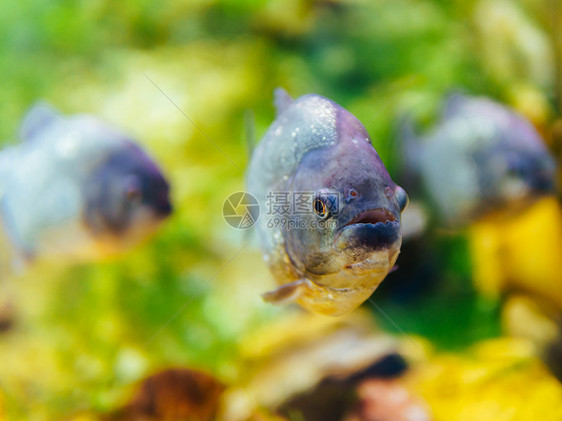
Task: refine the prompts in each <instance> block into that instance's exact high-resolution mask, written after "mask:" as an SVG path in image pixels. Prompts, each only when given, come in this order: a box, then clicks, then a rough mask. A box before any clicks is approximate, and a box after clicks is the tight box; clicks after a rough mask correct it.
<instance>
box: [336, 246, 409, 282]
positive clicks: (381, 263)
mask: <svg viewBox="0 0 562 421" xmlns="http://www.w3.org/2000/svg"><path fill="white" fill-rule="evenodd" d="M399 250H400V247H399V246H398V247H397V248H395V247H392V248H389V249H387V250H380V251H376V252H374V253H373V254H372V255H371V256H370V257H368V258H367V259H365V260H362V261H360V262H357V263H352V264H349V265H346V266H344V268H343V269H342V270H344V271H346V272H348V273H350V275H353V276H357V275H360V274H373V275H375V274H384V276H386V274H387V273H388V272H389V271H390V269H392V267H393V266H394V263H395V262H396V259H397V257H398V252H399Z"/></svg>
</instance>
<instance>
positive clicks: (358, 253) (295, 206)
mask: <svg viewBox="0 0 562 421" xmlns="http://www.w3.org/2000/svg"><path fill="white" fill-rule="evenodd" d="M276 106H277V118H276V120H275V121H274V122H273V124H272V125H271V126H270V128H269V130H268V131H267V133H266V134H265V136H264V138H263V140H262V141H261V143H260V144H259V145H258V146H257V148H256V149H255V151H254V154H253V156H252V160H251V163H250V169H249V175H248V187H249V191H250V192H251V193H252V194H253V195H254V196H255V197H256V198H257V200H258V202H259V203H260V206H261V213H262V215H263V216H262V217H261V219H260V221H259V225H258V231H259V235H260V239H261V243H262V249H263V253H264V258H265V260H266V262H267V263H268V265H269V267H270V269H271V271H272V273H273V275H274V277H275V279H276V281H277V283H278V284H280V285H281V286H280V287H279V288H278V289H276V290H275V291H272V292H269V293H267V294H265V296H264V298H265V299H266V301H270V302H274V303H280V302H288V301H296V302H298V303H299V304H300V305H301V306H303V307H305V308H307V309H308V310H311V311H315V312H318V313H323V314H330V315H340V314H342V313H345V312H347V311H350V310H353V309H354V308H356V307H357V306H359V305H360V304H361V303H363V302H364V301H365V300H366V299H367V298H368V297H369V296H370V295H371V293H372V292H373V291H374V290H375V289H376V287H377V286H378V285H379V284H380V283H381V282H382V280H383V279H384V277H385V276H386V275H387V273H388V272H389V270H391V269H392V268H393V266H394V263H395V261H396V258H397V257H398V253H399V251H400V244H401V241H402V234H401V227H400V213H401V211H402V210H404V208H405V207H406V204H407V202H408V196H407V195H406V192H405V191H404V190H403V189H402V188H401V187H399V186H397V185H396V184H394V182H393V181H392V179H391V178H390V175H389V174H388V171H387V170H386V168H385V166H384V164H383V163H382V161H381V159H380V157H379V156H378V154H377V152H376V151H375V149H374V148H373V146H372V144H371V141H370V138H369V135H368V134H367V131H366V130H365V128H364V127H363V125H362V124H361V123H360V122H359V120H358V119H357V118H356V117H354V116H353V115H352V114H351V113H349V112H348V111H346V110H345V109H343V108H342V107H340V106H339V105H337V104H336V103H334V102H332V101H330V100H329V99H327V98H324V97H322V96H319V95H314V94H310V95H304V96H302V97H300V98H298V99H296V100H294V101H293V100H292V99H291V97H290V96H289V95H288V94H287V93H286V92H285V91H283V90H281V89H278V90H277V91H276Z"/></svg>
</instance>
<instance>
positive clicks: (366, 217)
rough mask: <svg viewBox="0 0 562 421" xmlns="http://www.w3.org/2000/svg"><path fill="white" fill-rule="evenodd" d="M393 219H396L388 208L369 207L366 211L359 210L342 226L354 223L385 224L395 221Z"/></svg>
mask: <svg viewBox="0 0 562 421" xmlns="http://www.w3.org/2000/svg"><path fill="white" fill-rule="evenodd" d="M395 221H396V217H395V216H394V215H393V214H392V212H390V211H389V210H388V209H384V208H378V209H370V210H368V211H365V212H361V213H360V214H359V215H357V216H355V217H354V218H352V219H351V220H350V221H349V222H348V223H347V224H345V225H344V226H343V228H345V227H348V226H350V225H356V224H371V225H377V224H387V223H389V222H395Z"/></svg>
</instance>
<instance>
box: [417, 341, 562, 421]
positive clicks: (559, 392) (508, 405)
mask: <svg viewBox="0 0 562 421" xmlns="http://www.w3.org/2000/svg"><path fill="white" fill-rule="evenodd" d="M533 349H534V346H533V344H532V343H531V342H530V341H527V340H524V339H515V338H500V339H494V340H489V341H485V342H483V343H480V344H478V345H477V346H475V347H474V348H472V349H471V350H470V353H468V354H461V355H458V354H441V355H436V356H434V357H431V358H430V359H429V361H427V362H425V363H421V364H417V365H416V366H415V367H414V369H413V370H412V371H411V372H410V373H409V374H408V376H407V381H408V383H409V385H410V387H411V388H412V389H413V390H414V391H416V392H417V393H419V395H421V396H423V398H424V399H425V400H426V402H427V403H428V404H429V405H430V406H431V409H432V413H433V416H434V420H435V421H481V420H493V421H519V420H520V421H528V420H537V419H540V420H541V421H550V420H553V421H554V420H560V419H562V385H561V384H560V383H559V382H558V381H557V380H556V379H555V378H554V377H553V376H552V375H551V374H550V373H549V371H548V370H547V369H546V368H545V367H544V365H543V364H542V362H541V361H539V360H538V359H537V358H536V357H535V356H533V353H534V352H533Z"/></svg>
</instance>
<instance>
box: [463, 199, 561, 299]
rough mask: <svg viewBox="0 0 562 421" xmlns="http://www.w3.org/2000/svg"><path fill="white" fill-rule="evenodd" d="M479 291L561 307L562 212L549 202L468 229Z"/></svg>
mask: <svg viewBox="0 0 562 421" xmlns="http://www.w3.org/2000/svg"><path fill="white" fill-rule="evenodd" d="M469 244H470V250H471V254H472V259H473V266H474V271H473V276H474V282H475V285H476V288H477V289H478V290H480V291H481V292H482V293H484V294H486V295H496V296H497V295H499V294H500V293H501V292H502V291H504V290H506V289H508V288H509V289H517V290H521V291H525V292H530V293H532V294H534V295H537V296H539V297H543V298H545V299H548V300H550V301H552V302H553V303H554V304H556V306H557V307H558V308H562V288H561V287H560V285H562V211H561V209H560V205H559V204H558V201H557V200H556V199H555V198H553V197H552V198H551V197H549V198H545V199H542V200H540V201H538V202H537V203H535V204H534V205H533V206H532V207H531V208H529V209H528V210H527V211H526V212H524V213H523V214H521V215H518V216H516V217H513V218H511V219H509V220H503V221H497V220H494V221H483V222H480V223H478V224H475V225H474V226H472V227H471V228H470V231H469Z"/></svg>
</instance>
